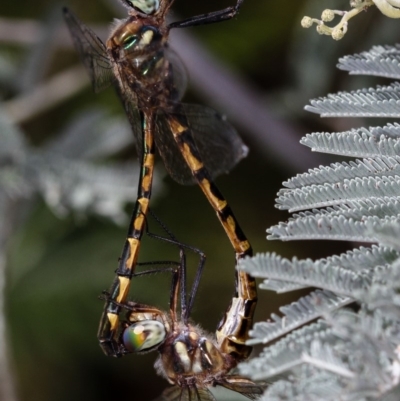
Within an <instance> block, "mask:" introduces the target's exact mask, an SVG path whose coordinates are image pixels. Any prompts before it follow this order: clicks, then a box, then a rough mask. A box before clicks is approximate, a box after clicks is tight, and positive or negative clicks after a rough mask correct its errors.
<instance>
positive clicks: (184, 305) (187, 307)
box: [146, 209, 206, 324]
mask: <svg viewBox="0 0 400 401" xmlns="http://www.w3.org/2000/svg"><path fill="white" fill-rule="evenodd" d="M149 212H150V214H151V215H152V217H153V218H154V219H155V220H156V221H157V223H158V224H159V225H160V227H161V228H162V229H163V230H164V231H165V232H166V233H167V234H168V236H169V237H170V238H166V237H162V236H160V235H157V234H154V233H150V232H149V231H148V226H147V225H146V234H147V235H148V236H150V237H152V238H154V239H158V240H161V241H164V242H168V243H170V244H173V245H176V246H178V247H179V250H180V266H181V272H180V276H179V283H180V284H179V286H180V294H181V319H182V321H183V322H184V323H185V324H187V323H188V319H189V316H190V313H191V310H192V308H193V303H194V298H195V296H196V293H197V290H198V287H199V284H200V279H201V275H202V272H203V268H204V265H205V262H206V255H205V253H204V252H202V251H201V250H200V249H198V248H195V247H193V246H191V245H187V244H184V243H182V242H180V241H178V240H177V238H176V237H175V236H174V234H172V232H171V231H170V230H169V229H168V227H167V226H166V225H165V224H164V223H163V222H162V221H161V220H160V219H159V218H158V217H157V216H156V215H155V214H154V212H153V211H152V210H151V209H149ZM184 249H188V250H190V251H192V252H193V253H195V254H197V255H198V256H199V262H198V264H197V269H196V274H195V277H194V280H193V284H192V288H191V290H190V294H189V298H187V285H186V255H185V252H184ZM172 287H173V288H174V285H173V284H172Z"/></svg>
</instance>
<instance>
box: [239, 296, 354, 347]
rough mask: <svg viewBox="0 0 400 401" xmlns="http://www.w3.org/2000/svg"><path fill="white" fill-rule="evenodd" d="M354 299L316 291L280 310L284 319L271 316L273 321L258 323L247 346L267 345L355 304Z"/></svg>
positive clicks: (251, 332)
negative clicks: (350, 304)
mask: <svg viewBox="0 0 400 401" xmlns="http://www.w3.org/2000/svg"><path fill="white" fill-rule="evenodd" d="M353 301H354V300H353V298H350V297H342V296H339V295H336V294H334V293H333V292H330V291H321V290H316V291H313V292H311V293H310V294H309V295H306V296H305V297H302V298H300V299H299V300H298V301H296V302H293V303H291V304H290V305H286V306H283V307H281V308H279V310H280V312H281V313H282V314H283V317H280V316H278V315H276V314H272V315H271V319H272V321H268V322H258V323H256V324H255V325H254V326H253V329H252V330H250V336H251V337H252V338H251V339H250V340H247V344H250V345H254V344H266V343H269V342H271V341H274V340H276V339H277V338H279V337H281V336H283V335H285V334H287V333H291V332H292V331H293V330H296V329H298V328H299V327H301V326H303V325H304V324H306V323H309V322H311V321H313V320H315V319H317V318H319V317H320V316H321V315H323V314H325V313H327V312H331V311H333V310H335V309H338V308H341V307H343V306H346V305H348V304H349V303H351V302H353Z"/></svg>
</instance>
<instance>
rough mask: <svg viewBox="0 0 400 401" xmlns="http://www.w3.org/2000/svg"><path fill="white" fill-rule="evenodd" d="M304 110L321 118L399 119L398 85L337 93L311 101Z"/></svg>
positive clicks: (395, 83)
mask: <svg viewBox="0 0 400 401" xmlns="http://www.w3.org/2000/svg"><path fill="white" fill-rule="evenodd" d="M310 103H311V106H305V110H307V111H310V112H312V113H317V114H320V115H321V117H386V118H388V117H394V118H399V117H400V84H399V83H398V82H394V83H392V84H390V85H388V86H378V87H377V88H376V89H375V88H369V89H359V90H356V91H351V92H338V93H337V94H329V95H328V96H327V97H321V98H319V99H313V100H311V101H310Z"/></svg>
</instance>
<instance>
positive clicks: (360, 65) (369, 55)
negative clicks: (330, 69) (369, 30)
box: [337, 45, 400, 79]
mask: <svg viewBox="0 0 400 401" xmlns="http://www.w3.org/2000/svg"><path fill="white" fill-rule="evenodd" d="M337 67H338V68H339V69H341V70H345V71H349V73H350V74H353V75H375V76H380V77H385V78H394V79H400V48H399V46H398V45H396V46H374V47H372V49H371V50H369V51H366V52H362V53H360V54H353V55H350V56H345V57H342V58H340V59H339V64H338V65H337Z"/></svg>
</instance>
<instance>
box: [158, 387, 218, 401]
mask: <svg viewBox="0 0 400 401" xmlns="http://www.w3.org/2000/svg"><path fill="white" fill-rule="evenodd" d="M153 401H216V399H215V397H214V396H213V395H212V394H211V392H210V391H209V390H208V389H207V388H197V387H178V386H173V387H168V388H167V389H165V390H164V391H163V393H162V394H161V395H160V397H158V398H156V399H155V400H153Z"/></svg>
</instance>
